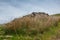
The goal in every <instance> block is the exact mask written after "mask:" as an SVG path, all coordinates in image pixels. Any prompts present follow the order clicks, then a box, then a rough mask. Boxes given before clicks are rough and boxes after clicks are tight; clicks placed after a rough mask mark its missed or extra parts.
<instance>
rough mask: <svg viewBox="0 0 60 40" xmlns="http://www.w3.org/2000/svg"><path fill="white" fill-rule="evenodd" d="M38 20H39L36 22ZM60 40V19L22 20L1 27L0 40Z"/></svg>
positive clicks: (27, 18) (28, 18)
mask: <svg viewBox="0 0 60 40" xmlns="http://www.w3.org/2000/svg"><path fill="white" fill-rule="evenodd" d="M35 19H37V20H35ZM4 39H5V40H58V39H59V40H60V18H59V17H55V16H54V17H53V18H52V17H49V16H48V17H45V16H44V18H43V17H42V18H40V19H39V18H33V20H32V19H31V18H30V17H26V18H22V20H21V19H20V20H17V21H16V20H14V21H13V22H11V23H7V24H6V26H4V27H2V26H1V27H0V40H4Z"/></svg>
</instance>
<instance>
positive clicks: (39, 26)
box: [5, 14, 60, 34]
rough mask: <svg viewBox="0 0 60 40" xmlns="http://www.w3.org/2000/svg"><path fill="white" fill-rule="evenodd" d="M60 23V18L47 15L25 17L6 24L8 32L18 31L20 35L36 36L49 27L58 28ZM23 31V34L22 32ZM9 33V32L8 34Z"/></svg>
mask: <svg viewBox="0 0 60 40" xmlns="http://www.w3.org/2000/svg"><path fill="white" fill-rule="evenodd" d="M59 21H60V16H59V17H57V16H47V15H43V14H40V15H38V14H37V15H35V16H25V17H22V18H18V19H16V20H13V21H11V22H10V23H7V24H5V28H6V29H7V30H13V31H15V32H16V31H17V32H18V33H19V31H20V33H22V32H24V33H26V34H30V33H32V34H35V33H38V32H43V31H45V30H46V29H48V28H49V27H52V26H57V25H58V24H57V23H58V22H59ZM21 31H22V32H21ZM7 33H9V32H7Z"/></svg>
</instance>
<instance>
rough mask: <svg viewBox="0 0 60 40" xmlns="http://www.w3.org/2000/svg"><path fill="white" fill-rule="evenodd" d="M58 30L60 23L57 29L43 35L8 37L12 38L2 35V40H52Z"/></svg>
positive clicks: (52, 28) (50, 29)
mask: <svg viewBox="0 0 60 40" xmlns="http://www.w3.org/2000/svg"><path fill="white" fill-rule="evenodd" d="M58 30H60V23H58V26H57V27H51V28H49V30H48V31H45V32H44V33H43V34H37V35H34V36H29V35H25V36H23V35H19V36H17V35H8V36H12V37H6V36H7V35H2V36H3V37H0V40H3V39H6V40H52V39H53V38H54V37H55V36H56V34H57V32H58ZM52 37H53V38H52Z"/></svg>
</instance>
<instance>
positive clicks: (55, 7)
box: [0, 0, 60, 23]
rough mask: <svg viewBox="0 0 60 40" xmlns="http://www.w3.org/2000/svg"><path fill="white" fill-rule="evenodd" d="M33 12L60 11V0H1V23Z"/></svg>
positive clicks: (50, 12) (52, 12)
mask: <svg viewBox="0 0 60 40" xmlns="http://www.w3.org/2000/svg"><path fill="white" fill-rule="evenodd" d="M31 12H46V13H48V14H54V13H60V0H0V23H5V22H8V21H10V20H12V19H14V18H16V17H20V16H23V15H27V14H30V13H31Z"/></svg>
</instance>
